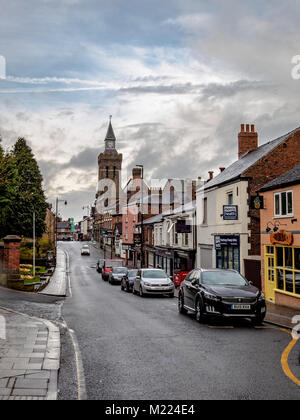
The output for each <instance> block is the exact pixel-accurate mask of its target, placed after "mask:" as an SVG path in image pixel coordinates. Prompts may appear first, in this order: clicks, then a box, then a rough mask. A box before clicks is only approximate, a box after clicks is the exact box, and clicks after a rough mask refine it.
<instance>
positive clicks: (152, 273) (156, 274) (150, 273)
mask: <svg viewBox="0 0 300 420" xmlns="http://www.w3.org/2000/svg"><path fill="white" fill-rule="evenodd" d="M142 276H143V278H144V279H166V278H167V275H166V273H165V272H164V271H163V270H147V271H143V274H142Z"/></svg>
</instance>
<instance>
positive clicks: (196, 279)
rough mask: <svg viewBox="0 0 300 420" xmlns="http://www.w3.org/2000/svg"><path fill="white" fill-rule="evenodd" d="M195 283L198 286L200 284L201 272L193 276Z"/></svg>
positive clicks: (196, 272)
mask: <svg viewBox="0 0 300 420" xmlns="http://www.w3.org/2000/svg"><path fill="white" fill-rule="evenodd" d="M192 281H195V282H196V283H197V284H199V283H200V272H199V271H198V270H195V271H194V275H193V280H192Z"/></svg>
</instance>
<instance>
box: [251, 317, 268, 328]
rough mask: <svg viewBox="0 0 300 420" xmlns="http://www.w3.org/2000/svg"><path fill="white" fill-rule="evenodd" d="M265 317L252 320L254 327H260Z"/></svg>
mask: <svg viewBox="0 0 300 420" xmlns="http://www.w3.org/2000/svg"><path fill="white" fill-rule="evenodd" d="M264 319H265V317H264V316H256V317H255V318H253V319H252V325H253V326H257V327H259V326H260V325H262V323H263V322H264Z"/></svg>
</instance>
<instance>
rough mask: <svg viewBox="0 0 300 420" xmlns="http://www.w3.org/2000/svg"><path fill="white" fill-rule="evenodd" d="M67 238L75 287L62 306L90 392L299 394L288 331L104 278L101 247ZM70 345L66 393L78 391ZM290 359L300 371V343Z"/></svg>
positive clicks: (103, 395) (111, 396)
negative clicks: (84, 248) (212, 320)
mask: <svg viewBox="0 0 300 420" xmlns="http://www.w3.org/2000/svg"><path fill="white" fill-rule="evenodd" d="M60 246H62V247H63V249H64V250H65V251H67V252H68V254H69V257H70V271H71V273H70V276H71V288H72V297H69V298H67V300H66V302H65V304H64V306H63V310H62V313H63V317H64V320H65V321H66V322H67V324H68V327H69V328H71V329H72V330H74V332H75V335H76V338H77V341H78V345H79V349H80V353H81V357H82V362H83V368H84V378H85V384H86V393H87V397H88V399H91V400H95V399H107V400H115V399H125V400H130V399H170V400H176V399H181V400H182V399H299V396H300V393H299V387H298V386H297V385H296V384H294V383H293V382H292V381H291V380H290V378H288V377H287V376H286V375H285V374H284V372H283V370H282V366H281V356H282V353H283V351H284V349H285V348H286V347H287V345H288V344H289V342H290V336H289V335H288V334H287V333H285V332H283V331H279V330H278V329H275V328H271V327H268V326H266V327H265V328H259V329H257V328H253V327H251V325H250V323H248V322H247V321H244V322H241V321H240V322H239V323H238V324H235V325H233V326H232V325H231V324H230V323H229V324H228V323H227V324H223V323H221V324H218V325H213V324H208V325H206V324H203V325H199V324H198V323H197V322H196V321H195V320H194V318H193V317H192V316H190V315H186V316H185V315H180V314H178V312H177V299H170V298H167V297H166V298H165V297H162V298H161V297H157V296H156V297H153V298H152V297H147V298H140V297H137V296H134V295H132V294H126V293H124V292H121V290H120V287H119V286H111V285H109V284H108V283H106V282H104V281H103V280H102V279H101V276H100V275H99V274H98V273H97V272H96V270H95V263H96V261H97V258H99V251H98V250H95V249H92V253H91V256H90V257H81V255H80V247H81V244H80V243H76V242H73V243H65V244H61V245H60ZM63 345H64V347H63V359H62V368H61V374H60V398H61V399H71V398H77V395H76V392H77V390H76V387H75V386H74V384H75V383H76V377H74V375H75V368H74V354H73V349H72V346H71V344H70V342H69V341H68V340H67V339H65V342H63ZM289 366H290V368H291V370H292V371H293V373H294V375H295V376H297V377H298V378H299V377H300V367H299V343H297V345H296V346H295V348H294V350H293V352H292V353H291V355H290V357H289ZM81 391H82V389H81Z"/></svg>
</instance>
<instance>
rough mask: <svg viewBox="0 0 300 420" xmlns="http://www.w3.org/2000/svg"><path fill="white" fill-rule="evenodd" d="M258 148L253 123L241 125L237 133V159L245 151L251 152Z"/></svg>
mask: <svg viewBox="0 0 300 420" xmlns="http://www.w3.org/2000/svg"><path fill="white" fill-rule="evenodd" d="M257 148H258V134H257V132H256V131H255V126H254V124H252V125H251V129H250V125H249V124H246V129H245V124H242V125H241V132H240V133H239V159H240V158H241V157H242V156H244V155H245V154H246V153H249V152H252V151H253V150H256V149H257Z"/></svg>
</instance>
